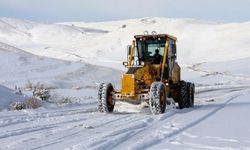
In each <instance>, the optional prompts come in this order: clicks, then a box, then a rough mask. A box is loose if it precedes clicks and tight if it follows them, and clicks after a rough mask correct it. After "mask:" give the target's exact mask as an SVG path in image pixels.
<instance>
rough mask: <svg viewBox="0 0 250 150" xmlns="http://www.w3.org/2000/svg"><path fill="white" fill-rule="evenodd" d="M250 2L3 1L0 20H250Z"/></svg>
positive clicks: (139, 0) (222, 0)
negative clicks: (9, 18) (147, 18)
mask: <svg viewBox="0 0 250 150" xmlns="http://www.w3.org/2000/svg"><path fill="white" fill-rule="evenodd" d="M249 6H250V0H0V17H13V18H21V19H28V20H34V21H43V22H64V21H85V22H97V21H113V20H123V19H132V18H143V17H167V18H195V19H201V20H211V21H222V22H244V21H250V9H249Z"/></svg>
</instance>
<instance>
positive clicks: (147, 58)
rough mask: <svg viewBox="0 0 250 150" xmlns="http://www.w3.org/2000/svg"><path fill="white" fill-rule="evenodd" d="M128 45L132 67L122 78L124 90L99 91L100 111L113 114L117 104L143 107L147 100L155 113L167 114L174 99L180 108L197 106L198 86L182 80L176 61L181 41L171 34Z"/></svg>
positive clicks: (107, 85)
mask: <svg viewBox="0 0 250 150" xmlns="http://www.w3.org/2000/svg"><path fill="white" fill-rule="evenodd" d="M134 38H135V40H134V41H133V42H132V45H129V46H128V50H127V51H128V57H127V61H125V62H123V65H124V66H125V67H127V68H128V70H127V72H126V73H125V74H123V75H122V79H121V89H120V90H116V89H114V88H113V85H112V84H111V83H102V84H100V86H99V91H98V110H99V111H100V112H106V113H109V112H112V111H113V109H114V106H115V101H117V100H119V101H126V102H130V103H134V104H139V103H141V102H142V101H146V102H147V103H148V104H149V107H150V110H151V112H152V113H153V114H160V113H164V112H165V109H166V105H168V104H169V102H170V98H172V99H173V100H174V101H175V102H176V103H178V105H179V108H180V109H182V108H188V107H193V105H194V92H195V86H194V84H193V83H190V82H185V81H182V80H181V69H180V66H179V65H178V63H177V62H176V58H177V57H176V56H177V54H176V52H177V51H176V41H177V39H176V38H175V37H173V36H171V35H168V34H156V33H155V32H153V33H152V34H150V35H149V34H146V35H135V36H134Z"/></svg>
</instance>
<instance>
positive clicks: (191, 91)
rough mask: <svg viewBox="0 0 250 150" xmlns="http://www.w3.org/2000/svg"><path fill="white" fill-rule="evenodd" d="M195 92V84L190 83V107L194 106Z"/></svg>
mask: <svg viewBox="0 0 250 150" xmlns="http://www.w3.org/2000/svg"><path fill="white" fill-rule="evenodd" d="M194 91H195V85H194V84H193V83H190V86H189V98H190V100H189V101H190V105H189V106H190V107H193V106H194Z"/></svg>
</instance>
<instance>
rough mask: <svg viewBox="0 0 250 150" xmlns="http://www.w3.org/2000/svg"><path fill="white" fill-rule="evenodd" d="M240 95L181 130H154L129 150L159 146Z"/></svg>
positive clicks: (235, 96)
mask: <svg viewBox="0 0 250 150" xmlns="http://www.w3.org/2000/svg"><path fill="white" fill-rule="evenodd" d="M241 95H242V93H239V94H236V95H234V96H232V97H231V98H229V99H228V100H227V101H225V102H224V103H222V104H221V105H220V106H218V107H217V108H216V109H214V110H212V111H210V112H209V113H207V114H205V115H203V116H201V117H199V118H198V119H196V120H194V121H192V122H190V123H188V124H187V125H184V126H183V127H181V128H175V129H174V130H167V131H164V130H160V128H158V130H155V131H154V133H152V134H150V135H148V136H146V137H145V138H143V139H142V140H140V141H139V142H137V143H136V144H135V145H133V146H132V147H131V148H130V149H131V150H139V149H146V148H149V147H152V146H154V145H156V144H159V143H160V142H162V141H163V140H167V139H170V138H172V137H174V136H177V135H179V134H180V133H182V132H184V131H186V130H188V129H190V128H192V127H194V126H196V125H198V124H200V123H201V122H203V121H205V120H206V119H208V118H209V117H211V116H213V115H214V114H216V113H217V112H218V111H220V110H221V109H223V108H224V107H226V105H227V104H229V103H230V102H231V101H233V100H234V99H236V98H237V97H239V96H241ZM181 117H183V116H181Z"/></svg>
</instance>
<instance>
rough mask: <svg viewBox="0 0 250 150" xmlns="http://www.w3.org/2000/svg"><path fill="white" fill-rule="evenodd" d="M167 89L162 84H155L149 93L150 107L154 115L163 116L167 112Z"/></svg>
mask: <svg viewBox="0 0 250 150" xmlns="http://www.w3.org/2000/svg"><path fill="white" fill-rule="evenodd" d="M165 89H166V87H165V85H164V84H163V83H162V82H154V83H152V85H151V88H150V91H149V107H150V110H151V112H152V114H161V113H164V112H165V110H166V98H167V97H166V90H165Z"/></svg>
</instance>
